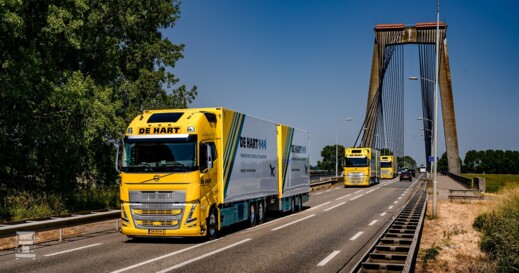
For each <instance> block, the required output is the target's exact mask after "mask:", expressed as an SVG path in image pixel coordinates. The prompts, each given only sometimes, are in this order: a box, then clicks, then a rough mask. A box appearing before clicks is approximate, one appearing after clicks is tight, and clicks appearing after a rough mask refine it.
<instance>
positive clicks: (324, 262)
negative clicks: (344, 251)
mask: <svg viewBox="0 0 519 273" xmlns="http://www.w3.org/2000/svg"><path fill="white" fill-rule="evenodd" d="M339 253H340V251H339V250H335V251H334V252H332V253H331V254H330V255H328V257H326V258H324V260H322V261H321V262H320V263H318V264H317V266H325V265H326V264H327V263H328V262H329V261H331V260H332V259H333V258H335V256H337V254H339Z"/></svg>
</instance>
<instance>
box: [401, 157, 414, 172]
mask: <svg viewBox="0 0 519 273" xmlns="http://www.w3.org/2000/svg"><path fill="white" fill-rule="evenodd" d="M397 162H398V167H399V168H400V167H405V168H412V169H416V161H415V160H414V159H413V158H412V157H410V156H408V155H406V156H402V157H398V158H397Z"/></svg>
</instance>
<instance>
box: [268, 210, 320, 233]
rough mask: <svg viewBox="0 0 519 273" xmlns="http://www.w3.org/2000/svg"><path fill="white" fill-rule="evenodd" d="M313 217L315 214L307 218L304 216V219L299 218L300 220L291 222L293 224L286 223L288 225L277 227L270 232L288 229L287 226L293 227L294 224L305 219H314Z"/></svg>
mask: <svg viewBox="0 0 519 273" xmlns="http://www.w3.org/2000/svg"><path fill="white" fill-rule="evenodd" d="M314 216H315V214H312V215H308V216H306V217H305V218H301V219H298V220H295V221H293V222H290V223H288V224H285V225H282V226H279V227H277V228H273V229H272V231H276V230H280V229H282V228H285V227H288V226H290V225H293V224H295V223H298V222H301V221H303V220H306V219H308V218H311V217H314Z"/></svg>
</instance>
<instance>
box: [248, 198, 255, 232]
mask: <svg viewBox="0 0 519 273" xmlns="http://www.w3.org/2000/svg"><path fill="white" fill-rule="evenodd" d="M256 216H257V215H256V202H250V204H249V227H253V226H256Z"/></svg>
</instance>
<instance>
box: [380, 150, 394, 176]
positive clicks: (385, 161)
mask: <svg viewBox="0 0 519 273" xmlns="http://www.w3.org/2000/svg"><path fill="white" fill-rule="evenodd" d="M380 177H381V178H382V179H393V178H395V177H396V164H395V157H394V156H392V155H383V156H381V157H380Z"/></svg>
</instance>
